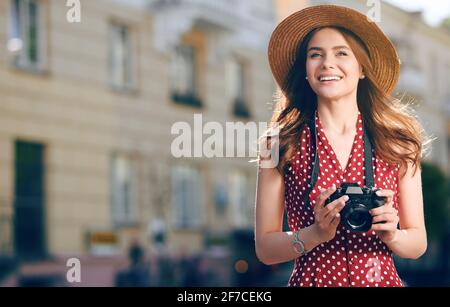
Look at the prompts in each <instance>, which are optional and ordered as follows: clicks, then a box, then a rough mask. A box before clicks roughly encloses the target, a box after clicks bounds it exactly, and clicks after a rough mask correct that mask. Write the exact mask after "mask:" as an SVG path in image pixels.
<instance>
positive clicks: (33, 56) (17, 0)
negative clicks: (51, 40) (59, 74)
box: [8, 0, 46, 71]
mask: <svg viewBox="0 0 450 307" xmlns="http://www.w3.org/2000/svg"><path fill="white" fill-rule="evenodd" d="M43 14H44V12H43V10H42V5H40V1H39V0H12V3H11V24H10V37H9V41H8V50H9V51H10V52H11V53H12V54H13V55H14V64H15V65H16V66H17V67H19V68H24V69H30V70H36V71H39V70H43V69H44V68H45V61H46V57H45V55H46V50H45V49H44V47H45V36H44V31H43V23H42V21H43V18H42V16H43Z"/></svg>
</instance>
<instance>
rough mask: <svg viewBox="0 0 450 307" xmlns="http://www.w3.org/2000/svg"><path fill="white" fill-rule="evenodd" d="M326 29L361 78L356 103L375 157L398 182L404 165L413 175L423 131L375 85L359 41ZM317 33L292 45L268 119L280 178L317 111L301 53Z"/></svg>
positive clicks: (397, 102) (406, 110)
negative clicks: (395, 171) (342, 43)
mask: <svg viewBox="0 0 450 307" xmlns="http://www.w3.org/2000/svg"><path fill="white" fill-rule="evenodd" d="M327 28H329V27H327ZM331 28H333V29H336V30H338V31H339V32H340V33H341V34H342V35H343V36H344V38H345V40H346V41H347V42H348V44H349V45H350V47H351V49H352V51H353V53H354V54H355V57H356V59H357V60H358V62H359V64H360V65H361V66H362V68H363V72H364V75H365V76H366V78H365V79H362V80H360V81H359V83H358V89H357V102H358V108H359V111H360V112H361V115H362V117H363V120H364V125H365V127H366V131H367V133H368V136H369V138H370V139H371V141H372V144H373V146H374V149H375V151H376V153H377V155H378V156H379V157H380V158H382V159H383V160H384V161H386V162H388V163H391V164H393V165H397V166H399V167H400V176H401V177H403V176H404V175H405V173H406V170H407V167H408V163H411V164H412V166H413V167H414V173H415V172H416V170H417V168H418V167H419V168H420V162H421V159H422V154H423V150H424V145H427V144H428V143H429V141H427V140H426V139H427V137H426V135H425V133H424V130H423V128H422V127H421V125H420V124H419V122H418V121H417V120H416V118H415V116H414V115H413V113H412V111H411V110H410V108H409V106H408V105H407V104H405V103H403V102H401V101H400V100H399V99H395V98H393V97H391V96H389V95H388V93H385V92H384V91H383V90H382V88H381V87H380V86H379V85H378V83H377V80H376V78H375V77H374V75H373V73H371V71H372V69H371V62H370V54H369V52H368V51H367V48H366V47H365V44H364V43H363V42H362V41H361V40H360V39H359V37H357V36H356V35H355V34H354V33H353V32H351V31H349V30H347V29H344V28H339V27H331ZM321 29H323V28H317V29H314V30H313V31H311V32H310V33H309V34H308V35H307V36H306V37H305V39H304V40H303V42H302V43H301V44H300V45H299V46H298V48H297V55H296V59H295V62H294V64H293V66H292V68H291V70H290V72H289V74H288V76H287V82H286V86H285V91H284V95H281V96H280V97H279V98H278V99H277V103H276V107H275V110H274V113H273V116H272V119H271V126H274V125H275V124H276V125H278V126H279V127H280V133H279V150H280V152H279V163H278V165H277V169H278V171H279V172H280V173H281V174H284V170H285V167H286V166H287V164H288V163H289V160H290V158H291V157H292V156H293V155H294V153H295V152H296V151H297V150H298V145H299V141H298V140H299V138H300V134H301V132H302V130H303V128H304V126H305V124H306V123H307V122H308V121H309V120H310V119H312V118H313V116H314V113H315V110H316V108H317V95H316V94H315V92H314V91H313V90H312V88H311V87H310V85H309V82H308V81H307V80H306V79H305V77H306V56H307V52H306V51H307V47H308V43H309V41H310V40H311V38H312V36H313V35H314V34H315V33H316V32H317V31H319V30H321Z"/></svg>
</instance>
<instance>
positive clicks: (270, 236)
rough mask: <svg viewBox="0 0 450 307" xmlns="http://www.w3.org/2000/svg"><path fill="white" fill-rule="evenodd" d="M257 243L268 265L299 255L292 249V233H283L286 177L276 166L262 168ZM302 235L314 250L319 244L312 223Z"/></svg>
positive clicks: (257, 252)
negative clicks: (284, 177) (312, 230)
mask: <svg viewBox="0 0 450 307" xmlns="http://www.w3.org/2000/svg"><path fill="white" fill-rule="evenodd" d="M255 211H256V221H255V243H256V255H257V257H258V259H259V260H260V261H261V262H263V263H264V264H267V265H272V264H277V263H282V262H287V261H291V260H292V259H295V258H297V257H298V254H297V253H296V252H295V250H294V249H293V248H292V239H293V233H292V232H290V231H289V232H283V231H282V229H283V228H282V227H283V212H284V180H283V177H282V175H281V174H280V173H279V172H278V170H277V169H276V168H260V169H259V171H258V183H257V191H256V210H255ZM299 237H300V238H301V239H302V241H303V242H304V243H305V248H306V249H307V250H310V249H312V248H314V247H315V246H316V245H318V244H319V243H318V242H317V239H316V238H315V236H314V235H313V234H312V232H311V226H310V227H308V228H304V229H302V230H301V231H300V233H299Z"/></svg>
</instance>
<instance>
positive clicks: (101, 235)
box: [88, 231, 119, 256]
mask: <svg viewBox="0 0 450 307" xmlns="http://www.w3.org/2000/svg"><path fill="white" fill-rule="evenodd" d="M88 246H89V252H90V253H92V254H94V255H97V256H108V255H115V254H117V253H118V252H119V237H118V235H117V233H115V232H113V231H90V232H89V233H88Z"/></svg>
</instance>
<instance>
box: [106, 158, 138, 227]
mask: <svg viewBox="0 0 450 307" xmlns="http://www.w3.org/2000/svg"><path fill="white" fill-rule="evenodd" d="M111 163H112V165H111V207H112V217H113V222H114V224H116V225H119V226H120V225H126V224H131V223H135V222H136V220H137V189H136V173H135V167H134V163H133V162H132V161H131V160H130V159H129V158H127V157H126V156H125V155H120V154H116V155H114V156H113V159H112V162H111Z"/></svg>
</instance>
